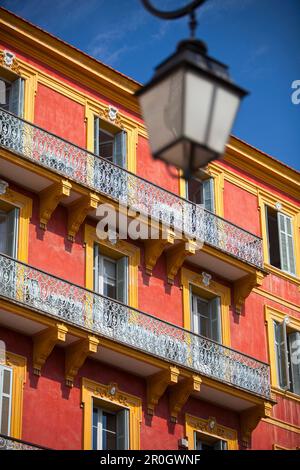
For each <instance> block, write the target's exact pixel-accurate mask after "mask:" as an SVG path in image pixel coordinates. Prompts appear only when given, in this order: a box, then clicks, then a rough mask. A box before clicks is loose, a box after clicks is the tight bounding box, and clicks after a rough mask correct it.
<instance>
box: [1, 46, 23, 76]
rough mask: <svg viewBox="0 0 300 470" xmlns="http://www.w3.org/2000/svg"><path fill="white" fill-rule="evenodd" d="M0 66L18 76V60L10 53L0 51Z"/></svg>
mask: <svg viewBox="0 0 300 470" xmlns="http://www.w3.org/2000/svg"><path fill="white" fill-rule="evenodd" d="M0 65H1V66H2V67H6V68H8V69H10V70H11V71H12V72H14V73H17V74H20V67H19V63H18V59H17V58H16V56H15V54H14V53H13V52H10V51H6V50H5V51H0Z"/></svg>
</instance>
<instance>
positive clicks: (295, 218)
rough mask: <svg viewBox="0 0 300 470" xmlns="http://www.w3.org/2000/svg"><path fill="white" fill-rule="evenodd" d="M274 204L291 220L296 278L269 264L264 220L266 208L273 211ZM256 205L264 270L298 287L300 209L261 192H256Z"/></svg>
mask: <svg viewBox="0 0 300 470" xmlns="http://www.w3.org/2000/svg"><path fill="white" fill-rule="evenodd" d="M276 203H280V204H281V206H282V209H281V210H280V212H282V213H283V214H286V215H288V216H290V217H291V218H292V224H293V238H294V252H295V260H296V276H293V275H291V274H289V273H285V272H284V271H282V270H281V269H278V268H276V267H274V266H272V265H271V264H270V262H269V248H268V230H267V220H266V206H269V207H272V208H273V209H275V208H276V207H275V206H276ZM258 204H259V209H260V217H261V232H262V238H263V252H264V262H265V268H266V269H267V270H268V271H270V272H271V273H273V274H275V275H277V276H280V277H283V278H284V279H287V280H289V281H291V282H294V283H296V284H297V285H298V286H300V233H299V230H300V207H297V206H296V205H294V204H292V203H290V202H288V201H286V200H285V199H283V198H281V197H279V196H277V195H273V194H269V193H267V192H265V191H263V190H259V191H258Z"/></svg>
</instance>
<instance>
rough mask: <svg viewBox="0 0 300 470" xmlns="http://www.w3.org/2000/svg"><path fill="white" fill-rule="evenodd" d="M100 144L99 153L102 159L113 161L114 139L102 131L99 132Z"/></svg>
mask: <svg viewBox="0 0 300 470" xmlns="http://www.w3.org/2000/svg"><path fill="white" fill-rule="evenodd" d="M99 135H100V143H99V152H100V156H101V157H102V158H105V159H106V160H109V161H113V145H114V137H113V136H112V135H110V134H108V133H106V132H104V131H101V130H100V133H99Z"/></svg>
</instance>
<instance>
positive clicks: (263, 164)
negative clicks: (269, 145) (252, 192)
mask: <svg viewBox="0 0 300 470" xmlns="http://www.w3.org/2000/svg"><path fill="white" fill-rule="evenodd" d="M224 161H225V162H227V163H230V164H231V165H234V166H235V167H237V168H239V169H241V170H243V171H245V172H247V173H249V174H250V175H251V176H254V177H256V178H258V179H260V180H261V181H263V182H264V183H267V184H270V185H272V186H273V187H275V188H276V189H278V190H280V191H282V192H284V193H285V194H288V195H290V196H292V197H293V198H295V199H297V200H300V174H299V172H298V171H296V170H294V169H293V168H290V167H288V166H287V165H285V164H284V163H282V162H280V161H278V160H276V159H274V158H272V157H270V156H269V155H267V154H265V153H264V152H261V151H260V150H258V149H255V148H254V147H252V146H251V145H249V144H247V143H246V142H243V141H241V140H240V139H238V138H236V137H231V138H230V141H229V143H228V145H227V150H226V153H225V156H224Z"/></svg>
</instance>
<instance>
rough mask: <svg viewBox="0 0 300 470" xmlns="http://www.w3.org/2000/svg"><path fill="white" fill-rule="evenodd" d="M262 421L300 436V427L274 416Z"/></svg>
mask: <svg viewBox="0 0 300 470" xmlns="http://www.w3.org/2000/svg"><path fill="white" fill-rule="evenodd" d="M262 421H264V422H265V423H268V424H271V425H272V426H277V427H278V428H281V429H285V430H286V431H290V432H294V433H295V434H300V426H297V425H295V424H291V423H287V422H286V421H282V420H281V419H278V418H274V417H273V416H270V417H268V418H262Z"/></svg>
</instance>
